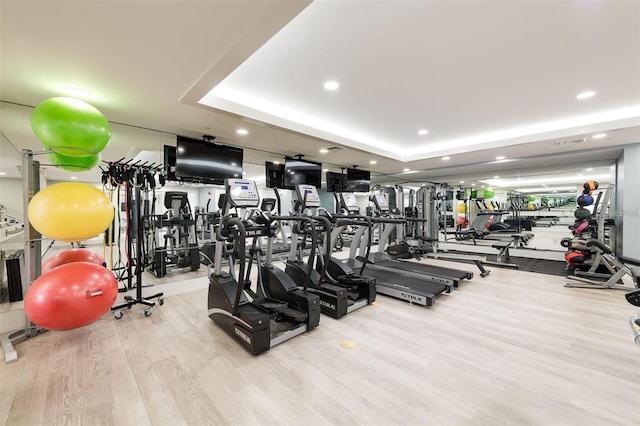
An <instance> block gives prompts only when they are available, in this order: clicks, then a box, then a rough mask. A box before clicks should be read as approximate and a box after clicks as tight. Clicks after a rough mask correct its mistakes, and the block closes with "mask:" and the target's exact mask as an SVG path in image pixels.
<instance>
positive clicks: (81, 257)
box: [42, 248, 104, 274]
mask: <svg viewBox="0 0 640 426" xmlns="http://www.w3.org/2000/svg"><path fill="white" fill-rule="evenodd" d="M73 262H90V263H95V264H96V265H100V266H104V259H103V258H102V256H100V255H99V254H97V253H94V252H92V251H91V250H87V249H84V248H72V249H67V250H64V251H61V252H60V253H58V254H56V255H54V256H52V257H51V258H49V259H47V260H46V261H45V262H44V263H42V274H46V273H47V272H49V271H50V270H52V269H53V268H56V267H58V266H60V265H66V264H67V263H73Z"/></svg>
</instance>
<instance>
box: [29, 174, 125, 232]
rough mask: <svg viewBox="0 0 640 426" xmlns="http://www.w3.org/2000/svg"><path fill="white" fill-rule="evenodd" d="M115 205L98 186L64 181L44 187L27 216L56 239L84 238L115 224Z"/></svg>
mask: <svg viewBox="0 0 640 426" xmlns="http://www.w3.org/2000/svg"><path fill="white" fill-rule="evenodd" d="M113 215H114V212H113V206H112V205H111V202H110V201H109V198H108V197H107V196H106V195H105V194H103V193H102V191H100V190H99V189H98V188H96V187H93V186H91V185H87V184H86V183H81V182H63V183H56V184H54V185H51V186H48V187H46V188H44V189H43V190H42V191H39V192H38V193H36V195H34V196H33V198H32V199H31V202H30V203H29V208H28V209H27V216H28V217H29V222H31V225H32V226H33V227H34V229H35V230H36V231H38V232H39V233H41V234H42V235H44V236H46V237H49V238H51V239H54V240H61V241H67V242H77V241H84V240H86V239H89V238H92V237H95V236H97V235H100V234H101V233H103V232H104V231H105V230H107V229H108V228H109V226H110V225H111V221H112V220H113Z"/></svg>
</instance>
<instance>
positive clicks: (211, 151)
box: [176, 136, 243, 184]
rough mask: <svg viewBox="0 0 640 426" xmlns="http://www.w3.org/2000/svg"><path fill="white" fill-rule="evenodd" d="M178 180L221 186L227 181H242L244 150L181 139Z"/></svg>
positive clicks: (179, 137) (179, 140)
mask: <svg viewBox="0 0 640 426" xmlns="http://www.w3.org/2000/svg"><path fill="white" fill-rule="evenodd" d="M176 145H177V146H176V178H177V179H178V180H183V179H184V180H189V181H192V182H201V183H213V184H221V183H224V180H225V179H227V178H234V177H235V178H238V177H242V154H243V151H242V148H235V147H231V146H226V145H218V144H214V143H212V142H207V141H201V140H197V139H191V138H187V137H184V136H178V138H177V144H176Z"/></svg>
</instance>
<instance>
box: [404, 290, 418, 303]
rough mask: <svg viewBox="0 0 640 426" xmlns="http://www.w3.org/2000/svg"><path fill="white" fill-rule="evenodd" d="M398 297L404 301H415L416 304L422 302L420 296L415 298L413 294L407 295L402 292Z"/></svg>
mask: <svg viewBox="0 0 640 426" xmlns="http://www.w3.org/2000/svg"><path fill="white" fill-rule="evenodd" d="M400 296H401V297H402V298H403V299H406V300H411V301H416V302H421V301H422V297H421V296H416V295H415V294H409V293H404V292H402V293H400Z"/></svg>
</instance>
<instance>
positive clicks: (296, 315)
mask: <svg viewBox="0 0 640 426" xmlns="http://www.w3.org/2000/svg"><path fill="white" fill-rule="evenodd" d="M278 314H280V316H281V317H282V319H283V320H288V321H293V322H304V321H306V320H307V313H306V312H304V311H300V310H298V309H295V308H290V307H284V308H282V309H280V310H279V311H278Z"/></svg>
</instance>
